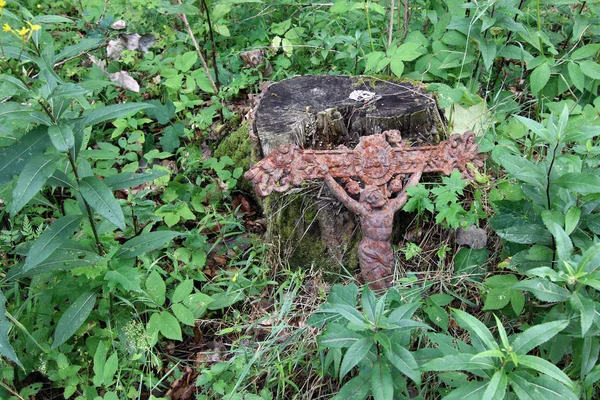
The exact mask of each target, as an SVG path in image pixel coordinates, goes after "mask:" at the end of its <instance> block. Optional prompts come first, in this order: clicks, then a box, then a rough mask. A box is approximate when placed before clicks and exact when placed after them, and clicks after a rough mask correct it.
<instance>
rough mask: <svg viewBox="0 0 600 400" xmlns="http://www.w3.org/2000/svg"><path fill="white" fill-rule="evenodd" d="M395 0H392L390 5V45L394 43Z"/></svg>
mask: <svg viewBox="0 0 600 400" xmlns="http://www.w3.org/2000/svg"><path fill="white" fill-rule="evenodd" d="M394 6H395V4H394V0H392V4H391V5H390V26H389V28H388V45H387V47H390V46H391V45H392V37H393V34H394Z"/></svg>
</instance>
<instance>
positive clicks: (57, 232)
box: [21, 215, 83, 273]
mask: <svg viewBox="0 0 600 400" xmlns="http://www.w3.org/2000/svg"><path fill="white" fill-rule="evenodd" d="M82 219H83V215H65V216H64V217H60V218H59V219H57V220H56V221H55V222H54V223H53V224H52V225H50V226H49V227H48V228H47V229H46V230H45V231H44V232H43V233H42V234H41V235H40V236H39V237H38V238H37V239H36V240H35V242H33V244H32V245H31V248H30V249H29V251H28V252H27V259H26V260H25V264H24V266H23V269H22V271H21V272H22V273H25V272H27V271H29V270H30V269H32V268H34V267H35V266H37V265H38V264H39V263H41V262H42V261H44V260H45V259H47V258H48V257H50V256H51V255H52V253H54V251H55V250H56V249H58V248H59V247H60V246H61V245H62V244H63V243H65V242H66V241H67V240H68V239H69V238H70V237H71V236H72V235H73V233H74V232H75V230H76V229H77V227H78V226H79V224H80V222H81V220H82Z"/></svg>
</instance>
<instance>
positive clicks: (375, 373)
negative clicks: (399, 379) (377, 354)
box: [371, 358, 394, 400]
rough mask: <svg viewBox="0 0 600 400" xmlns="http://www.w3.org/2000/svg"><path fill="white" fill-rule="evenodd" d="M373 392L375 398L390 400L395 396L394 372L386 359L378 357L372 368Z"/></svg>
mask: <svg viewBox="0 0 600 400" xmlns="http://www.w3.org/2000/svg"><path fill="white" fill-rule="evenodd" d="M371 393H372V394H373V400H388V399H391V398H393V397H394V382H393V380H392V373H391V371H390V367H389V366H388V365H387V362H386V361H385V360H384V359H381V358H380V359H378V360H377V361H376V362H375V364H374V365H373V369H372V370H371Z"/></svg>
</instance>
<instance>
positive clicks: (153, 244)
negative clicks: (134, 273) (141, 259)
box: [114, 231, 180, 259]
mask: <svg viewBox="0 0 600 400" xmlns="http://www.w3.org/2000/svg"><path fill="white" fill-rule="evenodd" d="M179 235H180V233H179V232H173V231H157V232H146V233H142V234H141V235H140V236H137V237H134V238H133V239H130V240H128V241H127V242H125V243H124V244H123V246H121V248H120V249H119V250H118V251H117V252H116V254H115V255H114V258H123V259H127V258H135V257H137V256H139V255H141V254H146V253H149V252H151V251H152V250H155V249H158V248H160V247H162V246H164V245H165V244H167V243H169V242H171V241H172V240H173V239H175V238H176V237H177V236H179Z"/></svg>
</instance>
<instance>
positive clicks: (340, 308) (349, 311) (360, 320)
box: [331, 304, 366, 326]
mask: <svg viewBox="0 0 600 400" xmlns="http://www.w3.org/2000/svg"><path fill="white" fill-rule="evenodd" d="M331 312H335V313H338V314H340V315H341V316H342V317H344V318H345V319H347V320H348V321H350V322H351V323H353V324H354V325H357V326H364V325H365V323H366V320H365V318H364V317H363V316H362V314H361V313H360V312H358V310H357V309H356V308H354V307H351V306H349V305H346V304H334V305H333V307H331Z"/></svg>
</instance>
